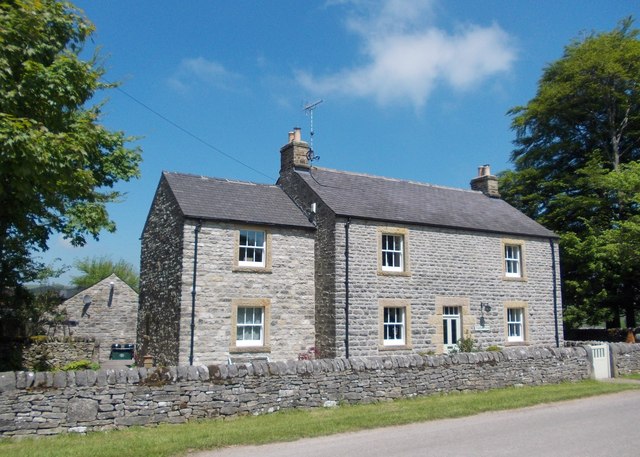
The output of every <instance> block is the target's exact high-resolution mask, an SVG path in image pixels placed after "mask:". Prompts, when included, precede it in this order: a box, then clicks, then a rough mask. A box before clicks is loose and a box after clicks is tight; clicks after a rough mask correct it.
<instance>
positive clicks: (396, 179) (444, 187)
mask: <svg viewBox="0 0 640 457" xmlns="http://www.w3.org/2000/svg"><path fill="white" fill-rule="evenodd" d="M314 169H316V170H321V171H328V172H332V173H339V174H345V175H352V176H361V177H364V178H373V179H383V180H385V181H393V182H403V183H407V184H415V185H417V186H425V187H432V188H436V189H445V190H457V191H460V192H469V193H472V194H481V193H482V192H480V191H477V190H471V189H462V188H461V187H451V186H443V185H440V184H431V183H427V182H422V181H413V180H410V179H400V178H389V177H388V176H379V175H371V174H368V173H360V172H355V171H345V170H335V169H333V168H324V167H312V168H311V169H310V172H312V171H313V170H314Z"/></svg>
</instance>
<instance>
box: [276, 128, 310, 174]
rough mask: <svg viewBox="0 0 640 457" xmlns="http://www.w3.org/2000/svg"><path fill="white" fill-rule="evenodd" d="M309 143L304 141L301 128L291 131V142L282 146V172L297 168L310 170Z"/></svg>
mask: <svg viewBox="0 0 640 457" xmlns="http://www.w3.org/2000/svg"><path fill="white" fill-rule="evenodd" d="M308 154H309V145H308V144H307V143H306V142H305V141H302V139H301V134H300V128H299V127H296V128H294V129H293V131H292V132H289V142H288V143H287V144H285V145H284V146H282V148H280V174H283V173H284V172H286V171H290V170H293V169H295V168H298V169H305V170H308V169H309V168H311V165H310V164H309V157H308Z"/></svg>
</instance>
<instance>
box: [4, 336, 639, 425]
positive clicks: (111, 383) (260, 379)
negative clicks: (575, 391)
mask: <svg viewBox="0 0 640 457" xmlns="http://www.w3.org/2000/svg"><path fill="white" fill-rule="evenodd" d="M635 354H640V353H639V352H636V353H635ZM590 377H591V365H590V363H589V361H588V358H587V354H586V351H585V349H584V348H581V347H575V348H559V349H555V348H539V347H538V348H524V347H520V348H508V349H505V350H503V351H501V352H485V353H461V354H455V355H439V356H420V355H417V354H413V355H409V356H401V355H389V354H387V355H385V356H383V357H370V358H360V357H355V358H350V359H332V360H326V359H325V360H302V361H287V362H269V363H267V362H254V363H247V364H241V365H214V366H209V367H205V366H188V367H187V366H181V367H178V368H154V369H150V370H147V369H144V368H131V369H127V370H118V371H114V370H100V371H97V372H94V371H78V372H55V373H54V372H38V373H33V372H17V373H16V372H5V373H0V436H4V437H10V436H25V435H55V434H60V433H67V432H78V433H83V432H87V431H102V430H112V429H115V428H124V427H129V426H132V425H151V424H159V423H182V422H186V421H189V420H193V419H202V418H216V417H228V416H236V415H247V414H265V413H271V412H274V411H278V410H284V409H290V408H315V407H332V406H338V405H339V404H340V403H370V402H378V401H385V400H390V399H396V398H401V397H414V396H418V395H430V394H434V393H446V392H455V391H480V390H487V389H494V388H500V387H507V386H514V385H541V384H551V383H559V382H565V381H578V380H582V379H588V378H590Z"/></svg>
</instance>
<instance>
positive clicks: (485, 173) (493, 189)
mask: <svg viewBox="0 0 640 457" xmlns="http://www.w3.org/2000/svg"><path fill="white" fill-rule="evenodd" d="M471 189H472V190H477V191H480V192H482V193H483V194H485V195H486V196H488V197H493V198H500V192H499V190H498V178H496V177H495V176H493V175H492V174H491V167H490V166H489V165H482V166H479V167H478V176H477V177H475V178H473V179H472V180H471Z"/></svg>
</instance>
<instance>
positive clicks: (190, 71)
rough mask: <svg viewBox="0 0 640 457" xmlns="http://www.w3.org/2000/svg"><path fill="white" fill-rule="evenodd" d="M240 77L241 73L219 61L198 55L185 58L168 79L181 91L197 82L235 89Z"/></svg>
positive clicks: (186, 89) (171, 84)
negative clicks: (233, 70)
mask: <svg viewBox="0 0 640 457" xmlns="http://www.w3.org/2000/svg"><path fill="white" fill-rule="evenodd" d="M240 79H241V77H240V76H239V75H237V74H235V73H233V72H231V71H229V70H227V69H226V68H225V67H224V66H223V65H221V64H219V63H218V62H214V61H211V60H207V59H205V58H204V57H196V58H188V59H183V60H182V62H180V65H179V66H178V69H177V70H176V72H175V73H174V75H173V76H172V77H171V78H169V79H168V83H169V85H170V86H171V87H173V88H174V89H175V90H177V91H179V92H187V91H188V90H189V89H191V88H192V87H193V86H194V85H197V84H205V85H207V86H212V87H216V88H218V89H224V90H233V89H234V88H235V87H236V85H237V84H238V82H239V81H240Z"/></svg>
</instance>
